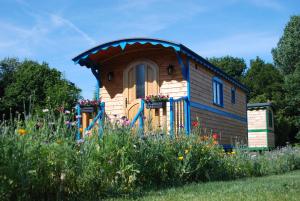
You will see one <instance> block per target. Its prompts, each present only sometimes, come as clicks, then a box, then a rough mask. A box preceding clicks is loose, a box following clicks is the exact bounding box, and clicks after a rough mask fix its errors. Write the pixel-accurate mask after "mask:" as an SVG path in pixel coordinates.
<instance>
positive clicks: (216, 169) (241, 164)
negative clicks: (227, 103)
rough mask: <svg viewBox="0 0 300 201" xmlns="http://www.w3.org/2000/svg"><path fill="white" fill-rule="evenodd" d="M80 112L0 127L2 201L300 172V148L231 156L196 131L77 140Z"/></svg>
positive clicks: (107, 132)
mask: <svg viewBox="0 0 300 201" xmlns="http://www.w3.org/2000/svg"><path fill="white" fill-rule="evenodd" d="M72 116H73V114H61V115H60V116H59V117H55V116H54V115H52V114H51V113H46V114H44V115H43V116H41V117H26V118H25V120H20V119H15V120H10V121H2V122H1V125H0V145H1V146H0V182H1V183H0V198H1V200H98V199H100V198H103V197H108V196H119V195H129V194H132V193H139V192H142V191H143V190H145V189H149V188H160V187H167V186H174V185H182V184H185V183H190V182H198V181H212V180H229V179H235V178H240V177H246V176H262V175H268V174H277V173H282V172H287V171H291V170H294V169H299V168H300V151H299V149H294V148H291V147H286V148H283V149H280V150H275V151H273V152H266V153H264V154H262V155H257V154H255V155H251V154H249V153H247V152H244V151H239V150H236V153H229V154H228V153H225V152H224V151H223V149H222V148H220V147H219V146H218V145H215V143H213V140H212V139H204V140H203V138H201V137H200V136H199V135H198V133H197V130H195V132H194V133H192V134H191V135H190V137H185V136H184V135H182V136H180V137H178V138H176V139H171V138H169V137H168V135H167V134H161V135H152V136H145V137H143V138H141V137H138V136H136V135H133V134H132V132H131V129H130V128H128V127H127V126H124V125H122V124H118V123H114V124H111V123H106V124H105V128H104V136H103V138H102V139H100V140H99V138H98V136H97V135H96V133H94V134H93V135H91V136H87V137H86V138H85V139H84V140H83V141H76V140H75V133H76V128H75V127H74V126H72V123H70V122H69V121H71V120H72Z"/></svg>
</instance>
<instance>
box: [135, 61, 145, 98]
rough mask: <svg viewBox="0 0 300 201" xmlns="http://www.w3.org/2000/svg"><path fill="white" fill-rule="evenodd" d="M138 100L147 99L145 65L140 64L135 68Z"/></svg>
mask: <svg viewBox="0 0 300 201" xmlns="http://www.w3.org/2000/svg"><path fill="white" fill-rule="evenodd" d="M135 79H136V98H145V65H144V64H139V65H137V66H136V68H135Z"/></svg>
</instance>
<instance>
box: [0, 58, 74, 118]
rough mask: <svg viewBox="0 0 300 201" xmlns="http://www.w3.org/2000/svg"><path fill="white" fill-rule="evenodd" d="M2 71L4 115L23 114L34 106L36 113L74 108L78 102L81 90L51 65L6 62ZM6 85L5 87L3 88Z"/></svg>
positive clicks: (2, 62) (7, 60) (2, 110)
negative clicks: (50, 66)
mask: <svg viewBox="0 0 300 201" xmlns="http://www.w3.org/2000/svg"><path fill="white" fill-rule="evenodd" d="M0 68H1V71H0V72H1V77H0V82H1V89H3V92H2V94H0V95H1V97H0V98H1V100H0V102H1V105H2V107H1V108H0V110H1V112H3V113H7V114H8V113H9V112H10V111H13V112H14V111H19V112H22V111H24V109H26V110H27V112H28V110H30V108H29V106H32V105H34V108H35V109H36V110H37V111H40V110H41V109H43V108H46V107H47V108H58V107H61V106H64V107H66V108H71V107H72V106H73V104H74V101H75V100H76V99H78V96H79V92H80V90H79V89H78V88H77V87H75V86H74V84H73V83H71V82H69V81H67V80H66V79H64V78H63V76H62V74H61V73H60V72H59V71H57V70H56V69H51V68H49V66H48V64H46V63H43V64H39V63H37V62H34V61H30V60H25V61H23V62H19V61H18V60H17V59H4V60H2V61H1V62H0ZM2 86H3V87H2Z"/></svg>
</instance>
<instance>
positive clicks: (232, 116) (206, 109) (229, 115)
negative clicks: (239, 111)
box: [190, 102, 247, 123]
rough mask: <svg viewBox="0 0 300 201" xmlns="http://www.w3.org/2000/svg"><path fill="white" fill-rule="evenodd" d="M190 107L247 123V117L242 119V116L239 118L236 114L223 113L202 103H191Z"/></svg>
mask: <svg viewBox="0 0 300 201" xmlns="http://www.w3.org/2000/svg"><path fill="white" fill-rule="evenodd" d="M190 105H191V107H194V108H197V109H201V110H205V111H208V112H212V113H215V114H218V115H221V116H224V117H228V118H231V119H235V120H238V121H241V122H244V123H247V118H246V117H241V116H238V115H236V114H232V113H229V112H225V111H222V110H219V109H216V108H213V107H210V106H207V105H203V104H201V103H196V102H190Z"/></svg>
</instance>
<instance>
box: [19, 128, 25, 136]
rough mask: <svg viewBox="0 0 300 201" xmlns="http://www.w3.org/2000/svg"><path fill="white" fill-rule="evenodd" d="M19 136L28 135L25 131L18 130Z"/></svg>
mask: <svg viewBox="0 0 300 201" xmlns="http://www.w3.org/2000/svg"><path fill="white" fill-rule="evenodd" d="M18 133H19V135H25V134H26V133H27V131H26V130H25V129H22V128H21V129H19V130H18Z"/></svg>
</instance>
